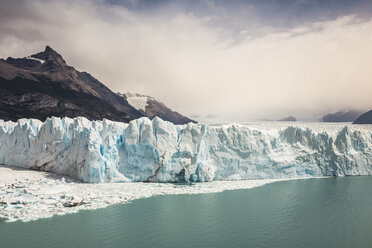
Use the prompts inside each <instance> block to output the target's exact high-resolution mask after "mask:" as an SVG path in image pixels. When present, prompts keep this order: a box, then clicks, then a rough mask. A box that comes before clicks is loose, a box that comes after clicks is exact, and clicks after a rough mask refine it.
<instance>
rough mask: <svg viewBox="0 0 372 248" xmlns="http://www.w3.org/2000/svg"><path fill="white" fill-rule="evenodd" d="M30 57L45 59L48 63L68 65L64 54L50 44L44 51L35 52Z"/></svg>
mask: <svg viewBox="0 0 372 248" xmlns="http://www.w3.org/2000/svg"><path fill="white" fill-rule="evenodd" d="M30 57H31V58H36V59H39V60H42V61H45V62H46V64H54V65H59V66H67V64H66V61H65V60H64V59H63V58H62V56H61V55H60V54H59V53H57V52H56V51H55V50H53V49H52V48H51V47H50V46H46V47H45V50H44V52H40V53H36V54H33V55H31V56H30Z"/></svg>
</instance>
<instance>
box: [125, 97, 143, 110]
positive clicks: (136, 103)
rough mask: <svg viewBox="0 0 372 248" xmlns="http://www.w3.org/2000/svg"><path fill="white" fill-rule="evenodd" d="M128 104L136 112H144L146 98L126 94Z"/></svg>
mask: <svg viewBox="0 0 372 248" xmlns="http://www.w3.org/2000/svg"><path fill="white" fill-rule="evenodd" d="M125 95H126V97H127V101H128V103H129V104H130V105H131V106H132V107H133V108H135V109H137V110H142V111H143V112H145V111H146V106H147V99H148V96H144V95H139V94H131V93H126V94H125Z"/></svg>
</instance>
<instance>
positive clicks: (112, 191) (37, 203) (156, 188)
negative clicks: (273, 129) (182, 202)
mask: <svg viewBox="0 0 372 248" xmlns="http://www.w3.org/2000/svg"><path fill="white" fill-rule="evenodd" d="M279 180H285V179H265V180H246V181H234V182H227V181H219V182H208V183H195V184H192V185H184V184H183V185H179V184H178V185H177V184H170V183H101V184H91V183H82V182H79V181H76V180H73V179H71V178H64V177H62V176H61V175H57V174H54V173H50V172H41V171H33V170H27V169H21V168H17V167H9V166H0V219H1V218H4V219H7V221H16V220H21V221H31V220H37V219H40V218H48V217H51V216H53V215H62V214H67V213H76V212H78V211H79V210H84V209H86V210H88V209H97V208H103V207H106V206H108V205H112V204H120V203H128V202H130V201H132V200H134V199H139V198H145V197H150V196H156V195H166V194H201V193H216V192H222V191H224V190H234V189H249V188H254V187H258V186H262V185H265V184H267V183H272V182H276V181H279ZM74 204H75V205H77V206H73V205H74Z"/></svg>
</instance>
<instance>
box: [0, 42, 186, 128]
mask: <svg viewBox="0 0 372 248" xmlns="http://www.w3.org/2000/svg"><path fill="white" fill-rule="evenodd" d="M0 97H1V99H0V119H1V118H2V119H4V120H13V121H14V120H17V119H19V118H24V117H26V118H36V119H40V120H45V119H46V118H47V117H49V116H56V117H64V116H67V117H77V116H84V117H86V118H88V119H90V120H98V119H103V118H106V119H110V120H113V121H123V122H129V121H130V120H133V119H137V118H140V117H143V116H146V114H145V113H143V112H141V111H138V110H137V109H136V108H134V107H133V106H132V105H130V104H129V103H128V101H127V100H126V99H125V98H123V97H121V96H119V95H117V94H116V93H114V92H112V91H111V90H110V89H109V88H108V87H107V86H105V85H104V84H102V83H101V82H100V81H99V80H97V79H96V78H94V77H93V76H92V75H91V74H89V73H88V72H80V71H78V70H76V69H75V68H74V67H72V66H69V65H68V64H67V63H66V61H65V60H64V59H63V57H62V55H60V54H59V53H58V52H56V51H55V50H53V49H52V48H51V47H50V46H46V47H45V50H44V51H42V52H39V53H36V54H32V55H30V56H28V57H24V58H12V57H8V58H7V59H6V60H4V59H1V60H0ZM163 118H164V119H165V120H170V119H172V118H170V119H168V118H167V116H163ZM185 120H186V119H185ZM190 121H191V120H190Z"/></svg>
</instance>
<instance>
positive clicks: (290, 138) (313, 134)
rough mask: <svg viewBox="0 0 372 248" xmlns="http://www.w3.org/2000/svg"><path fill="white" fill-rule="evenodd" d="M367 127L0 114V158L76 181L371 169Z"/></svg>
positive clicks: (175, 179)
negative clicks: (12, 117)
mask: <svg viewBox="0 0 372 248" xmlns="http://www.w3.org/2000/svg"><path fill="white" fill-rule="evenodd" d="M371 147H372V126H371V125H360V126H355V125H350V124H345V123H344V124H319V123H318V124H314V123H307V124H306V123H304V124H301V123H299V124H294V123H284V124H283V123H280V124H278V123H256V124H252V123H250V124H223V125H222V124H219V125H212V124H203V123H199V124H194V123H189V124H187V125H173V124H172V123H170V122H167V121H163V120H161V119H160V118H157V117H155V118H154V119H153V120H150V119H148V118H146V117H144V118H140V119H137V120H133V121H131V122H130V123H120V122H113V121H109V120H105V119H104V120H103V121H89V120H87V119H86V118H84V117H77V118H74V119H71V118H56V117H52V118H48V119H47V120H46V121H45V122H41V121H39V120H35V119H20V120H18V121H17V122H11V121H7V122H5V121H3V120H0V164H4V165H9V166H18V167H23V168H30V169H37V170H41V171H49V172H54V173H58V174H62V175H67V176H70V177H74V178H76V179H79V180H82V181H84V182H92V183H102V182H145V181H147V182H207V181H223V180H244V179H279V178H299V177H320V176H348V175H371V174H372V148H371Z"/></svg>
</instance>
